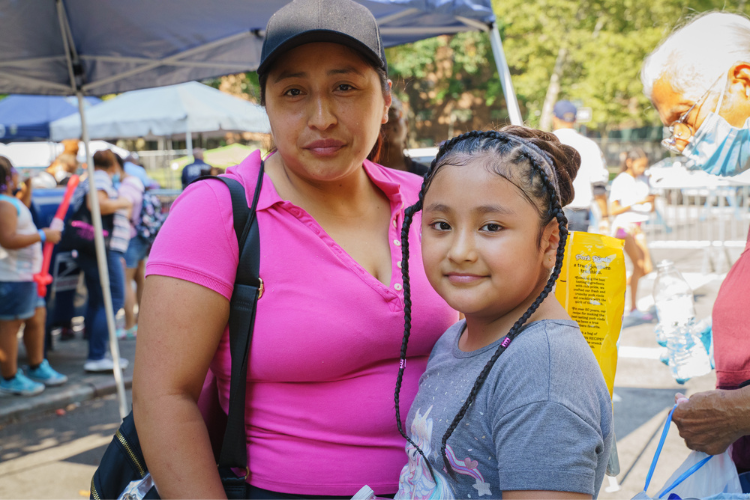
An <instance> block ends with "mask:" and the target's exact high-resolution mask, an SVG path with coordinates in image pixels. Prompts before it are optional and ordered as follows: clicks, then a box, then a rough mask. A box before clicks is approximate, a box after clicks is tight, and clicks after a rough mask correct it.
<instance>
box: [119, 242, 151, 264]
mask: <svg viewBox="0 0 750 500" xmlns="http://www.w3.org/2000/svg"><path fill="white" fill-rule="evenodd" d="M149 250H150V246H149V244H148V242H147V241H146V240H144V239H143V238H141V237H140V236H133V237H132V238H130V243H128V250H127V252H125V267H127V268H128V269H135V268H136V267H138V262H140V261H142V260H143V259H145V258H146V256H147V255H148V251H149Z"/></svg>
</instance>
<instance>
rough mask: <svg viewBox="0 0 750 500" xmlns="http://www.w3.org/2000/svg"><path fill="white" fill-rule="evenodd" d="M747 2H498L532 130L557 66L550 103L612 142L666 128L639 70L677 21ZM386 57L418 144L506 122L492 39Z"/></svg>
mask: <svg viewBox="0 0 750 500" xmlns="http://www.w3.org/2000/svg"><path fill="white" fill-rule="evenodd" d="M742 1H743V0H726V1H725V0H581V1H578V2H571V1H570V0H535V1H533V2H529V1H528V0H493V6H494V9H495V13H496V16H497V18H498V25H499V28H500V31H501V35H502V37H503V42H504V46H505V52H506V56H507V58H508V64H509V66H510V70H511V74H512V78H513V84H514V86H515V89H516V93H517V96H518V100H519V104H520V106H521V112H522V114H523V116H524V120H525V123H526V124H527V125H530V126H534V127H538V126H539V125H540V121H541V117H542V108H543V106H544V100H545V96H546V95H547V93H548V90H549V87H550V83H551V80H552V76H553V74H554V70H555V66H556V63H559V64H557V66H558V72H557V76H558V78H557V80H558V81H557V84H558V85H559V93H557V96H555V95H554V94H555V93H553V95H552V98H551V99H550V101H551V103H552V104H554V101H555V100H557V98H566V99H570V100H572V101H579V102H580V103H582V104H583V105H584V106H588V107H591V108H592V109H593V120H592V122H591V123H590V124H588V125H589V127H590V128H593V129H596V130H598V131H600V132H602V133H605V134H606V132H608V131H609V130H612V129H617V128H632V127H639V126H644V125H658V124H659V123H660V122H659V120H658V117H657V115H656V113H655V111H654V110H653V109H652V107H651V104H650V102H649V101H648V99H646V97H645V96H644V95H643V91H642V85H641V82H640V68H641V65H642V63H643V59H644V58H645V57H646V56H647V55H648V54H649V53H650V52H651V51H652V50H653V49H654V48H656V46H657V45H658V44H659V42H660V41H661V40H662V39H663V38H664V37H665V36H666V35H668V34H669V33H670V32H671V30H672V29H673V28H674V26H675V25H676V24H677V22H678V21H679V20H680V19H683V18H684V17H685V16H688V15H690V14H692V13H696V12H704V11H707V10H713V9H724V10H729V11H732V10H735V11H736V9H738V8H739V7H740V2H742ZM742 8H743V9H744V5H742ZM561 54H563V57H562V58H560V57H559V56H560V55H561ZM387 56H388V61H389V67H390V74H391V77H392V78H394V81H395V82H396V87H397V89H398V90H397V93H398V94H399V95H401V96H402V97H404V98H406V100H408V102H409V106H410V108H411V111H412V113H413V116H414V120H413V126H414V128H415V141H414V142H416V143H421V144H430V143H433V142H436V141H439V140H442V139H443V138H445V137H447V136H449V135H453V134H455V133H458V132H460V131H463V130H468V129H472V128H487V127H491V126H497V125H499V124H502V123H507V122H508V115H507V111H506V108H505V100H504V96H503V95H502V88H501V86H500V83H499V80H498V76H497V72H496V70H495V65H494V61H493V56H492V52H491V49H490V45H489V39H488V37H487V35H486V34H484V33H478V32H473V33H461V34H458V35H455V36H453V37H438V38H435V39H430V40H424V41H421V42H417V43H414V44H411V45H407V46H402V47H396V48H393V49H389V50H388V52H387ZM561 59H562V61H561Z"/></svg>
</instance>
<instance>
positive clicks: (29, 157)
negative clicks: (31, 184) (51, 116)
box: [0, 141, 130, 169]
mask: <svg viewBox="0 0 750 500" xmlns="http://www.w3.org/2000/svg"><path fill="white" fill-rule="evenodd" d="M64 149H65V148H64V146H63V145H62V144H60V143H57V142H52V141H35V142H12V143H10V144H0V155H2V156H5V157H6V158H8V159H9V160H10V162H11V163H12V164H13V166H14V167H16V168H21V169H40V168H47V167H49V166H50V164H51V163H52V162H53V161H54V160H55V158H57V157H58V155H60V153H62V152H63V150H64ZM89 149H90V150H91V153H92V154H93V153H96V152H97V151H101V150H104V149H109V150H110V151H113V152H115V153H117V154H118V155H120V156H121V157H122V158H127V156H128V155H129V154H130V151H128V150H127V149H123V148H120V147H117V146H115V145H114V144H110V143H109V142H104V141H91V142H90V143H89ZM76 160H78V163H86V152H85V151H84V150H83V149H79V150H78V155H77V156H76Z"/></svg>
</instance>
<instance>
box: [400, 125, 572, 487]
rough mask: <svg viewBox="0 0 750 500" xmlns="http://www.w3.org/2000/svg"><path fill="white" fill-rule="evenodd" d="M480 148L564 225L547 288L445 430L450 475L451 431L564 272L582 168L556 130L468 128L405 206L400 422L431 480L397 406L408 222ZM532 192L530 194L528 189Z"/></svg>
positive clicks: (441, 153)
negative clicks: (450, 171) (570, 212)
mask: <svg viewBox="0 0 750 500" xmlns="http://www.w3.org/2000/svg"><path fill="white" fill-rule="evenodd" d="M479 154H489V155H492V156H493V158H492V159H493V160H497V159H500V160H501V161H500V162H497V161H493V162H492V165H491V166H492V167H493V170H494V171H495V172H496V173H497V174H498V175H501V176H502V177H504V178H506V179H507V180H509V181H510V182H511V183H513V184H514V185H516V187H518V188H519V189H520V190H521V192H522V193H524V195H525V196H526V198H527V199H528V200H529V202H531V203H532V204H533V205H534V206H536V207H537V208H538V209H539V211H540V222H541V224H542V228H544V227H546V225H547V224H549V222H551V221H552V220H553V219H556V220H557V223H558V225H559V228H560V242H559V246H558V247H557V256H556V257H557V259H556V261H555V267H554V269H553V271H552V273H551V274H550V277H549V279H548V280H547V284H546V285H545V287H544V289H543V290H542V292H541V293H540V294H539V296H538V297H537V298H536V300H535V301H534V303H533V304H532V305H531V306H529V308H528V309H527V310H526V312H525V313H524V314H523V315H522V316H521V317H520V318H519V319H518V320H517V321H516V322H515V324H514V325H513V327H511V329H510V331H509V332H508V335H507V337H506V339H505V340H503V342H501V344H500V346H499V347H498V348H497V350H496V351H495V354H494V355H493V356H492V358H490V360H489V361H488V362H487V364H486V365H485V366H484V368H483V369H482V371H481V373H480V374H479V376H478V377H477V379H476V381H475V382H474V385H473V387H472V389H471V392H470V393H469V396H468V397H467V398H466V400H465V401H464V403H463V406H462V407H461V409H460V410H459V412H458V414H457V415H456V416H455V418H454V419H453V421H452V422H451V424H450V426H449V427H448V429H447V430H446V432H445V434H444V435H443V439H442V443H441V448H440V454H441V455H442V457H443V462H444V464H445V470H446V472H448V474H450V475H451V477H454V475H453V470H452V468H451V466H450V463H449V461H448V459H447V456H446V453H445V449H446V446H447V442H448V438H450V436H451V434H453V431H454V430H455V429H456V428H457V426H458V424H459V422H460V421H461V419H462V418H463V417H464V415H465V414H466V412H467V410H468V409H469V407H470V406H471V404H472V402H473V401H474V400H475V399H476V396H477V394H478V393H479V390H480V389H481V388H482V385H483V384H484V381H485V379H486V378H487V376H488V375H489V373H490V370H491V369H492V367H493V366H494V364H495V362H496V361H497V359H498V358H499V357H500V355H501V354H502V353H503V352H505V350H506V349H507V348H508V346H509V345H510V343H511V342H512V341H513V340H514V339H515V338H516V337H517V336H518V335H519V334H520V333H521V329H522V327H523V326H524V324H525V323H526V321H528V319H529V318H530V317H531V315H532V314H533V313H534V312H535V311H536V310H537V308H538V307H539V305H540V304H541V303H542V302H543V301H544V299H545V298H546V297H547V296H548V295H549V294H550V292H551V291H552V288H553V287H554V285H555V282H556V281H557V277H558V276H559V275H560V269H561V268H562V263H563V257H564V256H565V242H566V240H567V237H568V228H567V224H568V221H567V219H566V218H565V214H564V213H563V210H562V207H563V206H564V205H565V204H567V203H569V202H570V201H571V200H572V198H573V196H574V191H573V187H572V183H573V179H574V178H575V175H576V173H577V171H578V167H579V166H580V155H578V153H577V152H576V151H575V150H574V149H573V148H570V147H568V146H563V145H562V144H560V142H559V140H558V139H557V138H556V137H555V136H554V135H553V134H549V133H546V132H541V131H537V130H533V129H529V128H526V127H518V126H509V127H505V128H504V129H501V130H500V131H473V132H468V133H466V134H463V135H460V136H458V137H454V138H453V139H451V140H449V141H447V142H445V143H443V144H442V145H441V146H440V149H439V150H438V154H437V157H436V158H435V159H434V160H433V161H432V165H431V166H430V171H429V172H428V173H427V175H425V179H424V182H423V183H422V188H421V190H420V192H419V198H418V200H417V202H416V203H415V204H414V205H412V206H410V207H408V208H407V209H406V210H405V214H404V223H403V227H402V229H401V248H402V252H403V255H402V260H401V274H402V279H403V290H404V337H403V340H402V343H401V359H400V364H399V370H398V377H397V379H396V392H395V403H396V424H397V426H398V430H399V432H400V433H401V435H402V436H403V437H404V438H405V439H406V440H407V441H408V442H409V443H410V444H411V445H412V446H414V447H415V448H416V450H417V452H419V454H420V455H422V457H423V458H424V459H425V461H426V462H427V466H428V468H429V469H430V474H432V477H433V480H435V475H434V471H433V470H432V465H431V464H430V461H429V459H428V458H427V457H426V456H425V454H424V453H423V452H422V450H421V449H420V448H419V446H417V444H416V443H414V441H412V440H411V438H409V436H407V434H406V433H405V432H404V429H403V427H402V425H401V411H400V406H399V395H400V392H401V383H402V380H403V375H404V368H405V366H406V348H407V345H408V343H409V336H410V335H411V306H412V304H411V285H410V280H409V228H410V226H411V223H412V220H413V218H414V215H415V214H416V213H417V212H419V211H420V210H421V209H422V206H423V203H424V198H425V195H426V193H427V190H428V189H429V187H430V184H431V183H432V180H433V179H434V178H435V175H436V173H437V172H438V170H439V169H440V168H441V167H442V166H443V165H446V164H449V163H450V164H452V165H455V164H456V162H455V161H454V160H460V159H461V157H465V156H469V157H471V156H475V155H479ZM498 163H503V164H506V165H508V164H510V165H511V166H512V167H514V168H515V167H518V166H522V164H527V165H528V166H529V172H528V175H525V174H524V175H518V174H516V175H509V174H508V173H506V172H504V171H503V170H502V169H501V168H500V166H498ZM545 167H546V168H545ZM519 178H521V179H522V180H521V183H522V184H523V186H519V180H518V179H519ZM529 193H531V194H530V195H529ZM535 200H536V202H535Z"/></svg>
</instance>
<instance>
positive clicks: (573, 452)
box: [396, 320, 613, 499]
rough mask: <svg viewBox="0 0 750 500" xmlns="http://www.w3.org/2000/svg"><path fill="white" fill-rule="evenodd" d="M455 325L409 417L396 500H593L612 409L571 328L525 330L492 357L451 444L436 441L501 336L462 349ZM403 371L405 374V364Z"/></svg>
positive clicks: (557, 323)
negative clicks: (512, 496) (538, 499)
mask: <svg viewBox="0 0 750 500" xmlns="http://www.w3.org/2000/svg"><path fill="white" fill-rule="evenodd" d="M465 325H466V322H465V321H459V322H458V323H456V324H455V325H453V326H452V327H450V328H449V329H448V331H446V332H445V334H443V336H442V337H441V338H440V340H438V342H437V344H435V347H434V348H433V350H432V354H431V355H430V361H429V363H428V365H427V371H425V373H424V375H422V378H421V379H420V381H419V392H418V393H417V396H416V398H415V399H414V403H413V404H412V406H411V410H410V411H409V416H408V418H407V427H406V429H407V432H408V434H409V437H410V438H411V439H412V440H413V441H414V442H415V443H417V444H418V445H419V447H420V448H421V449H422V451H423V452H424V454H425V455H426V456H427V457H428V458H429V460H430V463H431V464H432V467H433V470H434V472H435V476H436V479H437V484H435V482H433V480H432V478H431V476H430V472H429V470H428V468H427V465H426V464H425V463H424V459H423V458H422V457H421V456H420V455H419V453H417V451H416V449H415V448H414V447H413V446H412V445H411V444H409V443H407V445H406V453H407V455H408V458H409V463H408V464H406V465H405V466H404V468H403V470H402V471H401V476H400V478H399V491H398V494H397V495H396V498H428V497H432V495H433V494H434V495H435V496H434V497H432V498H442V499H450V498H480V497H483V498H502V492H503V491H504V490H548V491H572V492H579V493H587V494H590V495H593V496H594V497H596V495H597V494H598V492H599V487H600V486H601V484H602V480H603V479H604V472H605V470H606V468H607V461H608V459H609V450H610V447H611V439H612V435H613V433H612V430H613V427H612V403H611V402H610V399H609V392H608V390H607V385H606V384H605V382H604V377H603V376H602V373H601V371H600V370H599V366H598V365H597V362H596V359H595V358H594V354H593V353H592V352H591V349H590V348H589V346H588V344H587V343H586V340H585V339H584V338H583V336H582V335H581V331H580V330H579V329H578V325H577V324H576V323H575V322H574V321H563V320H544V321H537V322H534V323H531V324H530V325H528V326H527V327H526V329H525V330H524V331H523V332H522V333H521V334H520V335H519V336H518V337H517V338H516V340H514V341H513V342H512V343H511V344H510V346H509V347H508V349H507V350H506V351H505V352H504V353H503V354H502V355H501V356H500V357H499V358H498V360H497V361H496V362H495V365H494V366H493V368H492V370H491V371H490V374H489V375H488V377H487V380H486V381H485V383H484V385H483V386H482V388H481V390H480V391H479V393H478V394H477V397H476V400H475V401H474V403H473V404H472V405H471V406H470V407H469V409H468V411H467V412H466V415H464V418H463V419H462V420H461V422H460V424H459V425H458V427H457V428H456V430H455V431H454V432H453V434H452V435H451V437H450V438H449V439H448V447H447V448H446V454H447V455H448V457H449V462H450V464H451V468H452V469H453V471H454V477H455V479H451V477H450V475H448V474H447V473H446V471H445V466H444V463H443V460H442V458H441V456H440V444H441V441H442V438H443V434H445V431H446V429H447V428H448V426H449V425H450V423H451V422H452V421H453V418H454V417H455V416H456V414H457V413H458V411H459V409H460V408H461V405H462V404H463V402H464V401H465V400H466V397H467V396H468V395H469V392H470V391H471V388H472V386H473V385H474V381H475V380H476V378H477V376H478V375H479V373H480V372H481V371H482V368H483V367H484V366H485V364H486V363H487V361H488V360H489V359H490V358H491V357H492V355H493V354H494V352H495V351H496V350H497V348H498V347H499V345H500V343H501V342H502V340H503V339H500V340H498V341H497V342H494V343H492V344H490V345H489V346H487V347H484V348H482V349H478V350H476V351H472V352H463V351H461V350H460V349H459V348H458V339H459V338H460V336H461V332H463V330H464V327H465ZM407 369H408V367H407Z"/></svg>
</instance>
